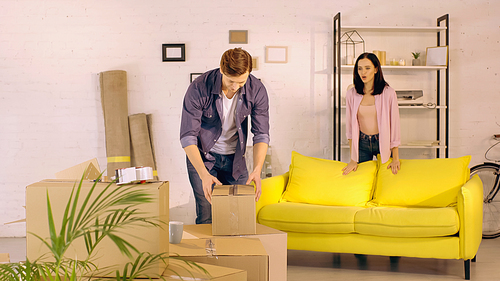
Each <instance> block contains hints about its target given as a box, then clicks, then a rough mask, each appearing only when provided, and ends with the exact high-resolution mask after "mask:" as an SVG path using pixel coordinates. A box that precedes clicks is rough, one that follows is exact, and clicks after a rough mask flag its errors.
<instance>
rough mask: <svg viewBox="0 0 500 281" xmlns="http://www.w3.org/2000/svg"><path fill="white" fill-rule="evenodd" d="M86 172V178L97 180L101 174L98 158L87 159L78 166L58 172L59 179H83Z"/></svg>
mask: <svg viewBox="0 0 500 281" xmlns="http://www.w3.org/2000/svg"><path fill="white" fill-rule="evenodd" d="M84 172H85V175H84V177H83V178H84V179H86V180H95V179H97V177H99V175H100V174H101V171H100V169H99V163H98V162H97V158H94V159H92V160H88V161H85V162H83V163H80V164H78V165H76V166H73V167H70V168H68V169H66V170H63V171H60V172H57V173H56V178H57V179H81V178H82V175H83V173H84Z"/></svg>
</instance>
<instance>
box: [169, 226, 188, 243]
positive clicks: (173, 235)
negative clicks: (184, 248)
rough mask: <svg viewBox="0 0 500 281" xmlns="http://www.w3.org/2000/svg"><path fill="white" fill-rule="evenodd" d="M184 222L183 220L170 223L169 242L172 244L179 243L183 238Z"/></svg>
mask: <svg viewBox="0 0 500 281" xmlns="http://www.w3.org/2000/svg"><path fill="white" fill-rule="evenodd" d="M183 225H184V223H183V222H181V221H171V222H170V223H169V224H168V232H169V234H170V237H169V239H168V240H169V242H170V243H172V244H179V243H181V240H182V232H183Z"/></svg>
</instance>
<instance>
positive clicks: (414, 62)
mask: <svg viewBox="0 0 500 281" xmlns="http://www.w3.org/2000/svg"><path fill="white" fill-rule="evenodd" d="M411 54H412V56H413V60H412V61H411V65H413V66H421V65H422V64H421V62H420V59H419V57H420V53H417V52H411Z"/></svg>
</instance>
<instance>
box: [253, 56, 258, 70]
mask: <svg viewBox="0 0 500 281" xmlns="http://www.w3.org/2000/svg"><path fill="white" fill-rule="evenodd" d="M252 70H259V58H258V57H252Z"/></svg>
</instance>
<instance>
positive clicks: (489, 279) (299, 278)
mask: <svg viewBox="0 0 500 281" xmlns="http://www.w3.org/2000/svg"><path fill="white" fill-rule="evenodd" d="M0 253H9V255H10V259H11V261H12V262H16V261H22V260H24V259H25V253H26V239H25V238H0ZM309 280H311V281H312V280H370V281H378V280H380V281H392V280H408V281H413V280H415V281H416V280H464V262H463V261H462V260H437V259H416V258H405V257H403V258H401V259H399V262H398V263H392V264H391V262H390V260H389V258H388V257H382V256H367V260H366V265H365V266H362V267H361V268H360V266H359V265H358V260H357V259H356V258H355V257H354V255H351V254H332V253H318V252H306V251H293V250H289V251H288V281H309ZM471 280H475V281H493V280H500V238H497V239H490V240H483V242H482V243H481V247H480V248H479V252H478V254H477V262H475V263H471ZM270 281H283V280H270Z"/></svg>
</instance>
